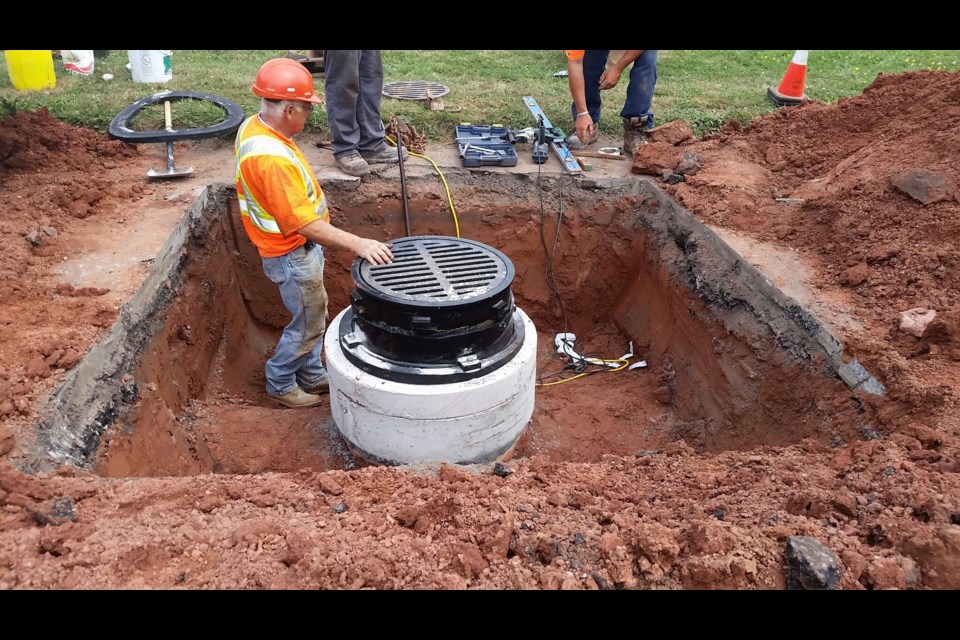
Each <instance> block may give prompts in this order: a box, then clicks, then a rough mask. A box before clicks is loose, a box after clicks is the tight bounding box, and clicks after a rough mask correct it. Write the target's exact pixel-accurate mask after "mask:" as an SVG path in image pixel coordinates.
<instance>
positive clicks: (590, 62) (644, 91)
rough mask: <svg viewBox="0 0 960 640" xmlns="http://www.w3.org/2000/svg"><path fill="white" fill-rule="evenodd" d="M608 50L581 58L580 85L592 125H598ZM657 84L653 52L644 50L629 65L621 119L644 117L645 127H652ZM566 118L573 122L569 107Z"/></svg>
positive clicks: (574, 113) (589, 52)
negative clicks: (570, 118)
mask: <svg viewBox="0 0 960 640" xmlns="http://www.w3.org/2000/svg"><path fill="white" fill-rule="evenodd" d="M609 56H610V50H609V49H606V50H603V49H587V50H586V51H584V54H583V83H584V91H585V94H586V98H587V111H589V112H590V117H591V118H593V121H594V122H600V106H601V104H602V102H603V101H602V100H601V98H600V76H602V75H603V70H604V69H605V68H606V66H607V58H608V57H609ZM656 84H657V50H656V49H647V50H646V51H644V52H643V53H642V54H640V57H639V58H637V59H636V60H634V61H633V66H632V67H630V80H629V82H628V83H627V100H626V102H624V104H623V109H621V110H620V117H621V118H636V117H642V116H647V124H646V127H647V128H648V129H650V128H652V127H653V88H654V87H655V86H656ZM570 115H571V116H572V117H573V120H574V122H576V120H577V106H576V105H575V104H571V105H570Z"/></svg>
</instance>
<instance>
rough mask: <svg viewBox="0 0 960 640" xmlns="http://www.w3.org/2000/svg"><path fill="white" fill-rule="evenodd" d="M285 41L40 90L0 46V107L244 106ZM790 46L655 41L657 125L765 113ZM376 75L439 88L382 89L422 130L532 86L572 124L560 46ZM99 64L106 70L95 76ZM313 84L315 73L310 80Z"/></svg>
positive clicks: (851, 84) (844, 72)
mask: <svg viewBox="0 0 960 640" xmlns="http://www.w3.org/2000/svg"><path fill="white" fill-rule="evenodd" d="M285 53H286V51H268V50H256V51H249V50H177V51H175V52H174V54H173V57H172V67H173V78H172V80H171V81H170V82H167V83H164V84H142V83H137V82H134V81H133V79H132V77H131V74H130V72H129V71H128V70H127V69H126V67H125V65H126V64H127V62H128V57H127V52H126V51H110V52H109V54H108V55H107V56H106V57H105V58H100V59H97V60H96V67H95V72H94V74H93V75H91V76H74V75H70V74H68V73H67V72H66V71H64V69H63V64H62V62H61V60H60V59H55V60H54V69H55V72H56V87H55V88H53V89H48V90H42V91H17V90H15V89H14V88H13V85H12V83H11V81H10V76H9V74H8V71H7V63H6V60H5V58H4V57H0V118H2V117H5V116H7V115H9V114H11V113H13V112H14V111H16V110H28V111H32V110H35V109H37V108H40V107H47V108H48V109H49V110H50V113H51V114H52V115H53V116H54V117H56V118H58V119H60V120H64V121H66V122H69V123H71V124H74V125H78V126H87V127H91V128H93V129H97V130H99V131H104V132H105V131H107V128H108V126H109V124H110V121H111V120H112V119H113V117H114V116H115V115H116V114H117V113H118V112H119V111H121V110H122V109H123V108H124V107H126V106H127V105H129V104H131V103H133V102H135V101H137V100H139V99H141V98H144V97H146V96H148V95H150V94H153V93H157V92H160V91H164V90H192V91H201V92H205V93H213V94H216V95H219V96H223V97H225V98H228V99H230V100H233V101H234V102H237V103H238V104H239V105H240V106H242V107H243V109H244V111H245V112H246V113H248V114H252V113H254V112H255V111H256V110H257V108H258V104H259V98H257V97H256V96H254V95H253V94H252V93H251V92H250V84H251V83H252V81H253V78H254V77H255V76H256V73H257V69H258V68H259V67H260V65H261V64H262V63H263V62H264V61H266V60H268V59H269V58H272V57H277V56H282V55H284V54H285ZM793 53H794V52H793V51H772V50H727V51H715V50H661V51H660V52H659V65H658V67H659V79H658V82H657V87H656V92H655V96H654V101H653V110H654V113H655V119H656V122H655V123H656V124H663V123H664V122H668V121H671V120H685V121H687V122H689V123H690V124H691V126H692V127H693V128H694V131H695V132H697V133H698V134H700V133H703V132H704V131H708V130H713V129H716V128H717V127H719V126H720V125H721V124H722V123H723V122H724V121H725V120H728V119H736V120H739V121H741V122H743V123H747V122H749V121H750V120H751V119H753V118H755V117H757V116H759V115H762V114H764V113H768V112H770V111H771V110H773V107H772V106H771V105H770V103H769V102H768V101H767V96H766V90H767V87H770V86H773V87H776V86H778V85H779V83H780V80H781V79H782V78H783V74H784V73H785V72H786V69H787V67H788V65H789V63H790V60H791V57H792V55H793ZM383 58H384V68H385V76H386V77H385V82H391V81H395V80H422V81H430V82H436V83H439V84H442V85H445V86H447V87H449V89H450V92H449V93H448V94H447V95H446V96H444V98H443V100H444V103H445V105H446V109H445V110H443V111H430V110H428V109H427V107H426V104H425V103H423V102H414V101H406V100H397V99H394V98H387V97H384V99H383V104H382V108H381V112H382V115H383V118H384V120H386V119H387V118H388V117H389V116H390V115H392V114H400V115H402V116H403V117H404V119H405V120H406V121H407V122H409V123H410V124H413V125H415V126H416V127H417V129H418V130H419V131H420V132H421V133H423V134H425V135H426V136H427V137H428V138H429V139H430V140H433V141H437V140H452V139H453V135H454V133H453V132H454V127H455V126H456V125H457V124H460V123H462V122H471V123H474V124H500V125H503V126H508V127H511V128H523V127H529V126H533V125H534V124H535V123H534V120H533V116H532V115H531V114H530V112H529V110H528V109H527V108H526V106H524V103H523V96H526V95H530V96H533V97H534V98H535V99H536V100H537V102H538V103H539V104H540V106H541V108H542V109H543V110H544V112H545V113H546V114H547V117H548V118H550V120H551V122H552V124H553V125H554V126H556V127H559V128H561V129H563V130H564V131H566V132H569V131H571V121H570V112H569V103H570V95H569V90H568V87H567V80H566V78H563V77H555V75H554V74H555V73H556V72H558V71H560V70H564V69H566V58H565V57H564V54H563V52H562V51H560V50H532V51H504V50H384V52H383ZM917 69H934V70H944V71H952V72H956V71H957V70H958V69H960V50H901V51H878V50H836V51H817V50H814V51H811V52H810V54H809V60H808V66H807V80H806V87H805V92H806V94H807V96H808V97H810V98H812V99H814V100H817V101H820V102H825V103H830V102H834V101H836V100H837V99H839V98H843V97H847V96H852V95H856V94H859V93H860V92H862V91H863V89H864V88H866V87H867V86H868V85H869V84H870V83H871V82H873V80H874V79H875V78H876V77H877V74H880V73H899V72H903V71H912V70H917ZM103 74H113V76H114V77H113V79H112V80H104V79H103ZM626 81H627V78H626V74H625V75H624V78H623V80H621V82H620V84H619V85H618V86H617V87H615V88H614V89H611V90H610V91H607V92H605V93H604V105H605V109H604V116H603V118H602V120H601V123H600V129H601V131H603V132H605V133H613V134H615V133H618V132H619V130H620V122H619V117H618V113H619V109H620V106H621V105H622V103H623V99H624V94H625V89H626ZM316 85H317V89H318V91H320V90H322V86H323V81H322V79H320V78H318V79H316ZM173 113H174V115H173V120H174V126H175V127H176V128H178V129H185V128H191V127H199V126H206V125H209V124H212V123H214V122H215V121H217V119H219V117H220V111H219V109H217V108H216V107H213V106H211V105H209V104H206V103H202V102H194V101H181V102H177V103H175V105H174V111H173ZM132 124H133V126H134V127H135V128H137V129H143V130H146V129H160V128H162V127H163V112H162V109H160V108H156V109H153V108H151V109H147V110H144V112H142V113H141V115H140V116H138V117H137V119H136V121H135V122H134V123H132ZM308 129H309V130H311V131H313V132H317V133H321V134H326V133H328V129H327V120H326V113H325V112H324V110H323V109H317V110H316V111H315V112H314V115H312V116H311V119H310V121H309V123H308Z"/></svg>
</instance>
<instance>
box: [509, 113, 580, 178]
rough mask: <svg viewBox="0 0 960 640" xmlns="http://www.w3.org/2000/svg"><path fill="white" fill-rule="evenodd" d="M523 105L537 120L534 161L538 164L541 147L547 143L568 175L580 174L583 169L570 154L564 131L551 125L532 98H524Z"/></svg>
mask: <svg viewBox="0 0 960 640" xmlns="http://www.w3.org/2000/svg"><path fill="white" fill-rule="evenodd" d="M523 103H524V104H525V105H527V108H528V109H530V113H532V114H533V117H534V118H536V119H537V127H538V131H537V142H536V143H535V146H534V159H533V161H534V162H538V160H537V154H538V152H539V151H540V150H541V148H540V145H541V144H544V143H545V144H547V145H549V146H550V147H552V148H553V151H554V153H555V154H556V155H557V157H558V158H560V162H561V163H563V168H564V169H566V170H567V173H572V174H578V173H580V172H581V171H582V169H581V168H580V165H579V164H578V163H577V159H576V158H574V157H573V156H572V155H571V154H570V147H568V146H567V140H566V137H565V136H564V135H563V131H562V130H561V129H560V128H558V127H554V126H553V125H552V124H550V120H548V119H547V116H546V114H545V113H544V112H543V109H541V108H540V105H539V104H537V101H536V100H534V99H533V97H532V96H524V98H523ZM540 162H543V161H540Z"/></svg>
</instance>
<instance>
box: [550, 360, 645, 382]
mask: <svg viewBox="0 0 960 640" xmlns="http://www.w3.org/2000/svg"><path fill="white" fill-rule="evenodd" d="M593 362H595V363H597V362H604V363H606V362H622V363H623V364H622V365H621V366H619V367H617V368H616V369H603V370H601V371H584V372H583V373H578V374H577V375H575V376H570V377H569V378H564V379H563V380H557V381H556V382H542V383H540V384H538V385H536V386H538V387H552V386H554V385H557V384H563V383H564V382H570V381H571V380H576V379H577V378H582V377H584V376H589V375H593V374H594V373H615V372H617V371H623V370H624V369H626V368H627V367H629V366H630V362H629V361H628V360H623V359H621V358H617V359H616V360H594V361H593Z"/></svg>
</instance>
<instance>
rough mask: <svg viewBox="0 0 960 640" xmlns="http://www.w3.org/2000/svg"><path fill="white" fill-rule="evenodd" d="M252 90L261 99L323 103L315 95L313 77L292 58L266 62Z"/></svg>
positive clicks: (258, 73)
mask: <svg viewBox="0 0 960 640" xmlns="http://www.w3.org/2000/svg"><path fill="white" fill-rule="evenodd" d="M250 88H251V89H252V90H253V92H254V93H255V94H257V95H258V96H260V97H261V98H270V99H271V100H300V101H302V102H313V103H314V104H321V103H322V102H323V100H321V99H320V97H319V96H317V94H316V93H314V89H313V76H312V75H311V74H310V72H309V71H307V68H306V67H304V66H303V65H302V64H300V63H299V62H297V61H296V60H291V59H290V58H274V59H272V60H267V61H266V62H264V63H263V66H261V67H260V71H258V72H257V77H256V79H255V80H254V81H253V85H252V86H251V87H250Z"/></svg>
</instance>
